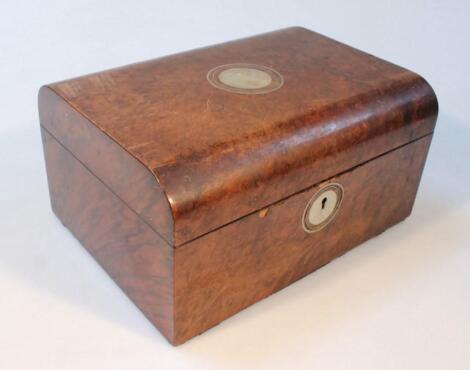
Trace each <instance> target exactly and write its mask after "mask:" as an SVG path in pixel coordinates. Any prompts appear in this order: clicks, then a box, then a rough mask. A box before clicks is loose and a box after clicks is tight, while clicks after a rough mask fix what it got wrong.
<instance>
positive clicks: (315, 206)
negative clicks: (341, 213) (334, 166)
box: [302, 183, 344, 233]
mask: <svg viewBox="0 0 470 370" xmlns="http://www.w3.org/2000/svg"><path fill="white" fill-rule="evenodd" d="M343 193H344V190H343V187H342V186H341V185H340V184H336V183H331V184H328V185H326V186H324V187H322V188H321V189H320V190H318V191H317V192H316V193H315V194H314V195H313V197H312V198H311V199H310V201H309V202H308V204H307V207H306V208H305V211H304V213H303V216H302V226H303V228H304V230H305V231H306V232H308V233H314V232H317V231H319V230H321V229H323V228H324V227H325V226H326V225H328V223H330V221H331V220H333V218H334V217H335V215H336V213H337V212H338V209H339V207H340V206H341V202H342V200H343Z"/></svg>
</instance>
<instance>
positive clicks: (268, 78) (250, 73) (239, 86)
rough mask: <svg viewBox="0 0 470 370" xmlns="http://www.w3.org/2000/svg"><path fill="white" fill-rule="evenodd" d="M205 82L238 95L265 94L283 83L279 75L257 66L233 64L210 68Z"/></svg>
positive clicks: (272, 70)
mask: <svg viewBox="0 0 470 370" xmlns="http://www.w3.org/2000/svg"><path fill="white" fill-rule="evenodd" d="M207 80H208V81H209V82H210V83H211V84H212V85H213V86H215V87H217V88H219V89H222V90H226V91H229V92H233V93H238V94H266V93H269V92H272V91H275V90H277V89H279V88H280V87H281V86H282V84H283V83H284V79H283V78H282V76H281V74H280V73H279V72H277V71H275V70H274V69H272V68H269V67H265V66H260V65H257V64H246V63H234V64H225V65H222V66H218V67H215V68H212V69H211V70H210V71H209V72H208V73H207Z"/></svg>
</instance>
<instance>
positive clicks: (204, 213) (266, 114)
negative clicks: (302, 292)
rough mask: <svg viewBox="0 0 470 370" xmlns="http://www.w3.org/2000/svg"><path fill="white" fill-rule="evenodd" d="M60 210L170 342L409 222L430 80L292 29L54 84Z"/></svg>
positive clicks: (49, 133)
mask: <svg viewBox="0 0 470 370" xmlns="http://www.w3.org/2000/svg"><path fill="white" fill-rule="evenodd" d="M39 111H40V122H41V131H42V137H43V143H44V152H45V158H46V165H47V175H48V181H49V189H50V196H51V203H52V209H53V210H54V212H55V213H56V215H57V216H58V217H59V218H60V220H61V221H62V222H63V224H64V225H65V226H66V227H67V228H69V229H70V231H71V232H72V233H73V234H74V235H75V236H76V237H77V239H79V240H80V241H81V243H82V244H83V245H84V246H85V248H86V249H87V250H88V251H89V252H90V253H91V255H92V256H93V257H94V258H95V259H96V260H97V261H98V262H99V263H100V264H101V266H102V267H103V268H104V269H105V270H106V271H107V272H108V274H109V275H110V276H111V277H112V278H113V279H114V281H115V282H116V283H117V284H118V285H119V286H120V287H121V288H122V289H123V290H124V291H125V292H126V293H127V294H128V296H129V297H130V298H131V299H132V300H133V301H134V302H135V304H136V305H137V306H138V307H139V308H140V309H141V310H142V312H143V313H144V314H145V315H146V316H147V317H148V319H149V320H150V321H151V322H152V323H153V324H154V325H155V326H156V327H157V328H158V329H159V330H160V331H161V332H162V333H163V335H164V336H165V337H166V338H167V339H168V340H169V341H170V342H171V343H173V344H180V343H183V342H185V341H186V340H188V339H190V338H191V337H193V336H195V335H197V334H199V333H202V332H203V331H205V330H207V329H208V328H210V327H212V326H214V325H216V324H218V323H219V322H221V321H222V320H224V319H225V318H227V317H229V316H231V315H233V314H235V313H237V312H238V311H240V310H242V309H243V308H245V307H247V306H249V305H251V304H253V303H255V302H257V301H259V300H261V299H263V298H264V297H267V296H268V295H270V294H272V293H274V292H276V291H278V290H279V289H281V288H284V287H285V286H287V285H289V284H291V283H292V282H294V281H296V280H298V279H300V278H301V277H303V276H305V275H307V274H309V273H310V272H312V271H314V270H315V269H317V268H319V267H321V266H322V265H324V264H326V263H328V262H329V261H331V260H332V259H333V258H335V257H338V256H340V255H341V254H343V253H345V252H347V251H348V250H350V249H351V248H353V247H354V246H356V245H358V244H360V243H361V242H363V241H365V240H367V239H369V238H371V237H373V236H375V235H377V234H379V233H381V232H383V231H384V230H385V229H387V228H388V227H390V226H392V225H394V224H396V223H397V222H399V221H402V220H403V219H404V218H406V217H407V216H408V215H409V214H410V212H411V209H412V206H413V202H414V199H415V195H416V191H417V188H418V184H419V180H420V177H421V173H422V170H423V167H424V163H425V159H426V154H427V151H428V148H429V145H430V142H431V137H432V134H433V129H434V126H435V123H436V118H437V111H438V106H437V100H436V96H435V94H434V92H433V90H432V89H431V87H430V86H429V85H428V84H427V83H426V81H425V80H424V79H423V78H422V77H420V76H418V75H417V74H415V73H412V72H410V71H408V70H406V69H403V68H401V67H398V66H396V65H393V64H391V63H388V62H385V61H383V60H380V59H378V58H375V57H373V56H371V55H368V54H366V53H363V52H361V51H359V50H356V49H353V48H351V47H348V46H346V45H344V44H341V43H339V42H336V41H334V40H331V39H329V38H327V37H324V36H321V35H319V34H316V33H314V32H311V31H309V30H306V29H303V28H297V27H295V28H289V29H284V30H280V31H276V32H271V33H267V34H263V35H260V36H255V37H251V38H247V39H243V40H238V41H233V42H228V43H224V44H221V45H217V46H213V47H207V48H203V49H198V50H193V51H189V52H186V53H181V54H177V55H173V56H168V57H164V58H159V59H155V60H151V61H147V62H143V63H138V64H134V65H130V66H126V67H122V68H117V69H113V70H109V71H105V72H100V73H96V74H91V75H87V76H84V77H79V78H74V79H71V80H67V81H63V82H58V83H53V84H50V85H47V86H44V87H42V88H41V89H40V92H39Z"/></svg>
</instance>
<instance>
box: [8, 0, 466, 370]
mask: <svg viewBox="0 0 470 370" xmlns="http://www.w3.org/2000/svg"><path fill="white" fill-rule="evenodd" d="M469 19H470V6H469V3H468V1H461V2H457V1H410V0H408V1H396V0H395V1H383V2H381V1H376V0H375V1H344V2H339V1H322V2H315V1H294V0H289V1H285V2H276V1H273V0H271V1H253V0H252V1H231V2H229V1H227V2H225V3H224V2H222V1H213V2H208V1H201V0H199V1H187V2H182V1H177V0H171V1H162V2H158V1H135V0H134V1H80V0H73V1H64V0H61V1H45V0H43V1H33V0H32V1H29V2H28V1H19V0H2V1H1V2H0V82H1V86H0V176H1V178H0V179H1V181H0V211H1V212H0V368H1V369H6V370H7V369H8V370H13V369H35V370H36V369H37V370H39V369H45V370H55V369H60V370H66V369H100V370H105V369H113V370H117V369H165V370H166V369H314V368H315V369H360V370H366V369H373V370H376V369H381V370H384V369H394V370H395V369H401V370H403V369H427V370H431V369H439V370H442V369H469V368H470V348H469V346H470V165H469V161H470V144H469V140H470V124H469V122H468V121H469V118H470V77H469V72H470V54H469V45H470V26H469V24H470V22H469ZM291 25H301V26H305V27H307V28H311V29H313V30H316V31H318V32H320V33H323V34H325V35H328V36H330V37H333V38H335V39H337V40H339V41H342V42H345V43H347V44H350V45H352V46H355V47H357V48H359V49H362V50H364V51H366V52H369V53H371V54H374V55H377V56H379V57H382V58H384V59H387V60H390V61H392V62H394V63H397V64H399V65H402V66H404V67H407V68H409V69H411V70H414V71H416V72H418V73H420V74H421V75H423V76H424V77H425V78H426V79H427V80H428V81H429V82H430V83H431V85H432V86H433V87H434V88H435V90H436V93H437V95H438V98H439V102H440V115H439V121H438V125H437V129H436V132H435V137H434V141H433V144H432V147H431V151H430V155H429V158H428V162H427V165H426V168H425V172H424V176H423V179H422V182H421V187H420V190H419V193H418V197H417V201H416V205H415V208H414V212H413V214H412V216H411V217H410V218H409V219H407V220H406V221H405V222H404V223H402V224H400V225H398V226H396V227H394V228H392V229H390V230H389V231H387V232H386V233H385V234H382V235H381V236H379V237H377V238H375V239H373V240H371V241H369V242H367V243H365V244H363V245H362V246H361V247H359V248H357V249H355V250H353V251H352V252H350V253H348V254H347V255H345V256H343V257H341V258H340V259H337V260H336V261H334V262H333V263H331V264H329V265H327V266H326V267H324V268H322V269H321V270H319V271H317V272H316V273H314V274H312V275H310V276H308V277H306V278H304V279H302V280H301V281H299V282H297V283H295V284H294V285H292V286H291V287H289V288H287V289H284V290H283V291H282V292H280V293H277V294H275V295H274V296H272V297H270V298H268V299H266V300H264V301H262V302H260V303H258V304H256V305H254V306H252V307H251V308H249V309H247V310H245V311H243V312H242V313H240V314H238V315H236V316H234V317H233V318H231V319H229V320H227V321H225V322H224V323H222V324H221V325H219V326H217V327H216V328H214V329H212V330H210V331H208V332H206V333H205V334H203V335H201V336H199V337H196V338H194V339H193V340H191V341H189V342H188V343H186V344H185V345H183V346H180V347H177V348H174V347H171V346H170V345H169V344H168V343H167V342H166V341H165V339H164V338H163V337H162V336H161V335H160V334H159V333H158V332H157V331H156V330H155V329H154V328H153V327H152V326H151V324H150V323H149V322H148V321H147V320H146V319H145V318H144V316H143V315H142V314H141V313H140V312H139V311H138V309H137V308H135V307H134V305H133V304H132V303H131V302H130V301H129V300H128V299H127V297H126V296H125V295H124V294H123V293H122V292H121V291H120V290H119V289H118V288H117V287H116V285H115V284H114V283H113V282H112V281H111V279H109V278H108V277H107V275H106V274H105V273H104V272H103V271H102V270H101V269H100V268H99V266H98V265H97V264H96V263H95V262H94V260H93V259H92V258H91V257H90V256H89V255H88V254H87V253H86V252H85V251H84V250H83V249H82V248H81V247H80V245H79V243H78V242H77V241H76V240H75V239H74V238H73V237H72V236H71V235H70V233H69V232H68V231H67V230H66V229H64V228H63V227H62V225H61V223H60V222H59V221H58V220H57V219H56V218H55V217H54V216H53V214H52V212H51V211H50V208H49V200H48V193H47V183H46V177H45V169H44V163H43V156H42V149H41V144H40V137H39V129H38V118H37V103H36V94H37V90H38V88H39V87H40V85H41V84H45V83H48V82H52V81H56V80H61V79H65V78H69V77H73V76H77V75H81V74H85V73H90V72H94V71H97V70H102V69H107V68H111V67H116V66H119V65H123V64H128V63H132V62H137V61H141V60H145V59H150V58H154V57H158V56H162V55H165V54H170V53H175V52H179V51H184V50H186V49H192V48H196V47H201V46H205V45H209V44H214V43H217V42H222V41H226V40H230V39H235V38H240V37H244V36H249V35H252V34H256V33H261V32H265V31H269V30H274V29H277V28H281V27H286V26H291Z"/></svg>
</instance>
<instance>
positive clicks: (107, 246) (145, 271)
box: [41, 129, 174, 341]
mask: <svg viewBox="0 0 470 370" xmlns="http://www.w3.org/2000/svg"><path fill="white" fill-rule="evenodd" d="M41 134H42V139H43V144H44V156H45V158H46V164H47V179H48V182H49V192H50V195H51V205H52V210H53V211H54V213H55V214H56V215H57V217H58V218H59V219H60V220H61V221H62V223H63V224H64V226H65V227H67V228H68V229H69V230H70V231H71V232H72V233H73V235H74V236H75V237H76V238H77V239H78V240H79V241H80V242H81V243H82V244H83V246H84V247H85V248H86V249H87V250H88V252H90V254H91V255H92V256H93V257H94V258H95V259H96V260H97V261H98V262H99V263H100V265H101V266H102V267H103V268H104V269H105V270H106V272H107V273H108V274H109V275H110V276H111V278H113V280H114V281H115V282H116V283H117V284H118V285H119V286H120V287H121V289H122V290H123V291H124V292H125V293H126V294H127V295H128V296H129V297H130V299H131V300H132V301H134V303H135V304H136V305H137V307H139V308H140V310H141V311H142V312H143V313H144V314H145V315H146V316H147V317H148V319H149V320H150V321H151V322H152V323H153V324H154V325H155V326H156V327H157V328H158V329H159V330H160V331H161V333H162V334H163V335H164V336H165V337H166V338H168V340H170V341H172V340H173V319H174V317H173V251H174V248H172V247H171V246H169V245H168V244H167V243H166V242H165V241H164V240H163V239H162V238H161V237H159V236H158V235H157V234H156V233H155V232H154V231H153V230H152V229H151V228H150V227H149V226H148V225H147V224H145V223H144V222H143V221H142V219H141V218H140V217H138V215H137V214H136V213H135V212H134V211H132V210H130V209H129V208H128V207H127V206H126V205H125V204H124V203H123V202H122V201H121V199H119V198H118V197H117V196H116V195H115V194H114V193H113V192H112V191H111V190H110V189H109V188H107V187H106V186H105V185H104V184H103V182H101V181H100V180H99V179H98V178H96V177H95V176H94V175H93V174H92V173H91V172H90V171H89V170H88V169H87V168H86V167H85V166H84V165H83V164H82V163H80V162H79V161H78V160H76V159H75V157H74V156H73V155H72V154H71V153H70V152H69V151H68V150H66V149H65V148H64V147H63V146H62V145H61V144H60V143H58V142H57V141H56V140H55V139H54V138H53V137H52V136H51V135H50V134H49V133H48V132H47V131H46V130H44V129H42V130H41Z"/></svg>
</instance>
